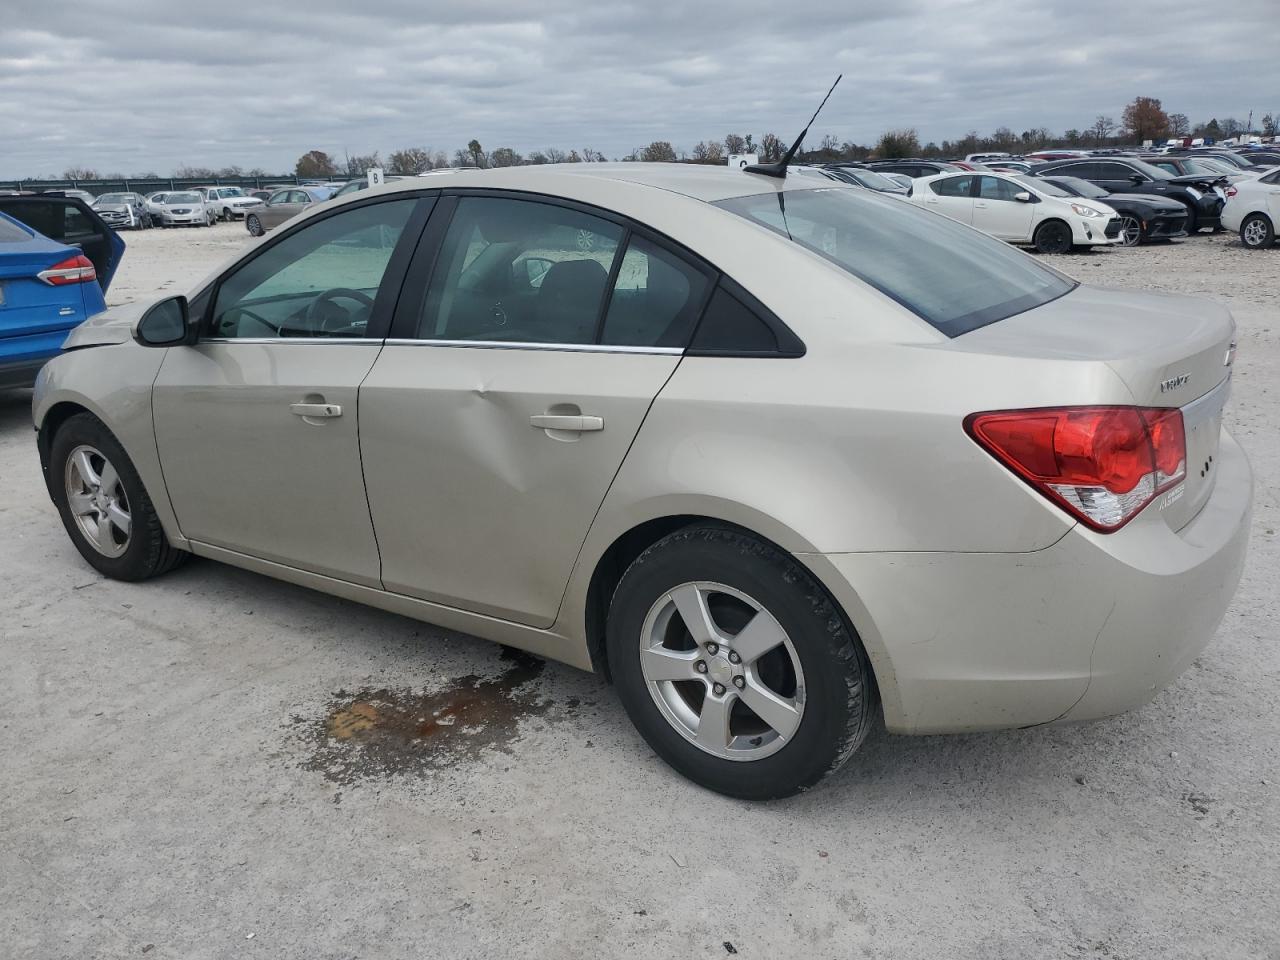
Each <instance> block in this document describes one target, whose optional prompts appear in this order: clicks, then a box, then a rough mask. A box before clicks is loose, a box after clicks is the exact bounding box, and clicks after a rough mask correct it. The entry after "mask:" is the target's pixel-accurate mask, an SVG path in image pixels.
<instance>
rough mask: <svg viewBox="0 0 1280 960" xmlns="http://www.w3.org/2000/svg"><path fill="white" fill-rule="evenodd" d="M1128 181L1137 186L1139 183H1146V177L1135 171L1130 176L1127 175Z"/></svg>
mask: <svg viewBox="0 0 1280 960" xmlns="http://www.w3.org/2000/svg"><path fill="white" fill-rule="evenodd" d="M1129 182H1130V183H1132V184H1133V185H1134V186H1137V185H1138V184H1140V183H1146V182H1147V178H1146V177H1144V176H1143V175H1142V174H1140V173H1135V174H1133V175H1132V176H1131V177H1129Z"/></svg>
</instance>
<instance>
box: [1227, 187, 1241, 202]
mask: <svg viewBox="0 0 1280 960" xmlns="http://www.w3.org/2000/svg"><path fill="white" fill-rule="evenodd" d="M1239 192H1240V191H1239V190H1237V189H1236V188H1235V187H1227V199H1228V200H1230V199H1231V198H1232V197H1234V196H1235V195H1236V194H1237V193H1239Z"/></svg>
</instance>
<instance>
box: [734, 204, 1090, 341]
mask: <svg viewBox="0 0 1280 960" xmlns="http://www.w3.org/2000/svg"><path fill="white" fill-rule="evenodd" d="M716 206H719V207H723V208H724V209H725V210H728V211H730V212H732V213H736V214H737V215H738V216H740V217H745V218H746V219H748V220H750V221H752V222H753V223H758V224H760V225H761V226H764V227H767V228H768V229H770V230H772V231H774V232H775V233H778V234H781V235H782V236H784V237H787V238H789V239H790V240H792V241H794V242H796V243H798V244H800V246H802V247H804V248H805V249H806V250H811V251H813V252H814V253H816V254H818V255H819V256H821V257H825V258H826V259H827V260H830V261H831V262H832V263H834V264H836V265H837V266H840V267H843V268H844V269H845V270H847V271H848V272H849V273H851V274H853V275H854V276H855V277H857V278H858V279H859V280H863V281H865V282H866V283H869V284H870V285H871V286H873V287H875V288H876V289H877V290H879V291H880V292H881V293H883V294H885V295H886V296H889V297H892V298H893V299H894V300H896V301H897V302H898V303H900V304H902V305H903V306H904V307H906V308H907V309H909V310H911V311H912V312H913V313H915V314H916V315H917V316H919V317H920V318H921V319H922V320H924V321H926V322H927V323H928V324H930V325H931V326H932V327H934V328H935V329H936V330H938V331H940V332H941V333H944V334H946V335H947V336H948V337H958V336H959V335H960V334H962V333H967V332H968V331H970V330H976V329H977V328H978V327H984V326H986V325H987V324H989V323H995V322H996V321H998V320H1003V319H1005V318H1006V317H1011V316H1013V315H1014V314H1016V313H1022V312H1023V311H1024V310H1030V309H1032V308H1033V307H1038V306H1040V305H1041V304H1045V303H1048V302H1049V301H1050V300H1056V299H1057V298H1058V297H1061V296H1062V295H1063V294H1065V293H1068V292H1069V291H1071V290H1073V289H1074V288H1075V286H1076V283H1075V281H1074V280H1070V279H1068V278H1067V277H1064V276H1063V275H1062V274H1060V273H1058V272H1057V271H1056V270H1051V269H1049V268H1048V267H1046V266H1044V265H1042V264H1040V263H1039V262H1037V261H1036V260H1035V259H1033V258H1032V257H1030V256H1028V255H1026V254H1024V253H1020V252H1019V251H1017V250H1015V249H1013V248H1012V247H1010V246H1008V245H1006V244H1005V243H1003V242H1001V241H999V240H994V239H992V238H991V237H988V236H987V235H986V234H984V233H980V232H978V231H976V230H972V229H970V228H969V227H966V226H962V225H961V224H959V223H956V222H955V221H954V220H950V219H948V218H947V217H944V216H941V215H940V214H936V213H931V212H929V211H927V210H922V209H920V208H919V207H916V206H914V205H912V204H911V203H906V202H903V201H902V200H896V199H894V198H892V197H885V196H878V195H877V194H875V193H866V192H860V191H857V190H851V189H848V188H839V187H833V188H824V189H817V190H789V191H786V192H785V193H765V194H759V195H757V196H751V197H735V198H733V199H731V200H721V201H720V202H719V203H717V204H716Z"/></svg>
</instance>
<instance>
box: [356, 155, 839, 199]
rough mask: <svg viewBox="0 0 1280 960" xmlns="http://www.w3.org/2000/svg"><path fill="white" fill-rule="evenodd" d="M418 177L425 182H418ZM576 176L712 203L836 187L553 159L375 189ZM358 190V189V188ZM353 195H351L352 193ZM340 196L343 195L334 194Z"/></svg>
mask: <svg viewBox="0 0 1280 960" xmlns="http://www.w3.org/2000/svg"><path fill="white" fill-rule="evenodd" d="M424 179H426V180H427V182H425V183H424V182H423V181H424ZM582 181H595V182H597V183H604V182H609V181H612V182H614V183H626V184H634V185H637V186H642V187H650V188H652V189H655V190H664V191H666V192H668V193H675V194H680V195H682V196H685V197H689V198H691V199H694V200H702V201H705V202H707V203H715V202H716V201H719V200H729V199H732V198H734V197H747V196H753V195H755V194H760V193H769V192H782V191H784V190H792V189H815V188H820V187H822V186H828V187H831V186H838V184H837V183H835V182H834V181H831V180H827V179H826V178H825V177H812V176H808V177H799V178H788V179H780V178H777V177H769V176H764V175H761V174H751V173H746V172H744V171H741V170H737V169H734V168H731V167H729V166H728V165H725V166H711V165H708V164H693V163H557V164H539V165H537V166H521V167H500V168H496V169H492V170H476V169H474V168H471V169H467V170H466V171H465V172H464V171H463V170H448V171H440V170H436V171H432V174H431V176H430V177H429V178H422V177H406V178H405V179H403V180H398V181H394V182H388V183H386V184H383V186H381V187H378V188H377V189H378V190H380V191H384V192H395V191H400V190H423V189H426V188H428V186H429V187H430V188H431V189H448V188H450V187H463V188H465V187H478V186H484V187H491V188H494V189H506V190H530V191H533V192H539V191H545V192H547V193H551V194H554V193H555V192H556V190H557V185H563V186H565V187H566V188H569V187H572V185H573V184H574V183H575V182H576V183H581V182H582ZM362 195H363V191H362ZM353 196H354V195H353ZM340 199H341V200H346V199H347V198H346V197H342V198H340Z"/></svg>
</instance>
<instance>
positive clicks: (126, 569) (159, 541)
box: [49, 413, 189, 580]
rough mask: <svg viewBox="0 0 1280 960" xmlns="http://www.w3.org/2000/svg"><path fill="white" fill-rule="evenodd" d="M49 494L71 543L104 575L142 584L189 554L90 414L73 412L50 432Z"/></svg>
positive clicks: (128, 462)
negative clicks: (173, 539) (168, 533)
mask: <svg viewBox="0 0 1280 960" xmlns="http://www.w3.org/2000/svg"><path fill="white" fill-rule="evenodd" d="M95 475H96V476H95ZM95 479H96V483H95ZM95 491H96V495H95ZM49 492H50V493H51V494H52V495H53V502H54V505H55V506H56V507H57V508H58V514H59V516H61V517H62V525H63V526H64V527H65V528H66V530H67V535H68V536H70V537H71V542H72V543H74V544H75V546H76V549H77V550H79V551H80V555H81V556H82V557H84V559H85V560H87V561H88V563H89V565H90V566H91V567H93V568H94V569H95V570H97V571H98V572H99V573H101V574H103V575H104V576H107V577H111V578H112V579H113V580H146V579H149V578H150V577H154V576H157V575H159V574H161V573H165V572H167V571H169V570H172V569H173V568H174V567H176V566H178V565H179V564H180V563H182V562H183V561H184V560H186V559H187V557H188V556H189V554H187V553H186V551H184V550H179V549H177V548H176V547H174V546H172V545H171V544H170V543H169V539H168V538H167V537H166V536H165V533H164V529H163V528H162V527H161V525H160V518H159V516H158V515H157V514H156V511H155V507H154V506H153V505H152V503H151V497H150V496H149V495H148V494H147V490H146V488H145V487H144V486H143V485H142V480H141V478H140V477H139V476H138V471H137V470H136V469H135V468H134V466H133V462H132V461H131V460H130V459H129V457H128V455H127V454H126V453H125V452H124V448H123V447H122V446H120V443H119V441H118V440H116V438H115V437H114V436H113V435H112V433H111V431H110V430H108V429H107V428H106V425H105V424H103V422H102V421H101V420H99V419H98V418H97V417H95V416H93V414H90V413H79V414H76V415H75V416H73V417H71V418H70V419H68V420H67V421H66V423H64V424H63V425H62V426H61V427H59V428H58V432H57V433H56V434H54V437H53V444H52V447H51V450H50V456H49ZM73 500H74V503H73ZM95 501H96V502H95ZM104 518H105V521H104ZM126 519H127V523H125V520H126ZM126 528H127V529H126ZM90 531H96V533H97V535H96V536H94V535H93V534H92V533H91V532H90Z"/></svg>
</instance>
